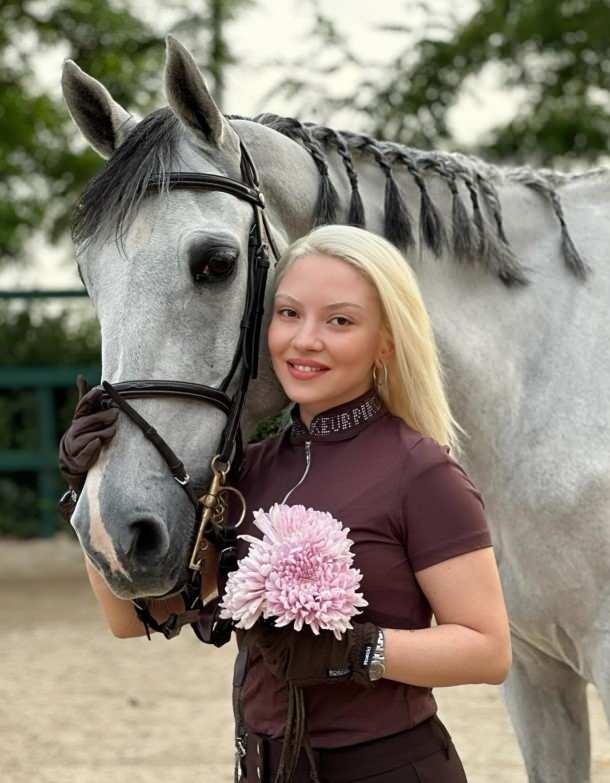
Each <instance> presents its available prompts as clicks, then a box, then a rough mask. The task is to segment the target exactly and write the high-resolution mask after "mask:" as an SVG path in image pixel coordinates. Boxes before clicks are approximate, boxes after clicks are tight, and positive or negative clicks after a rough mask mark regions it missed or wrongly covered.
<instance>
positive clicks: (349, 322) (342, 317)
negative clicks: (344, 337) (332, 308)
mask: <svg viewBox="0 0 610 783" xmlns="http://www.w3.org/2000/svg"><path fill="white" fill-rule="evenodd" d="M330 320H331V321H345V325H349V324H351V321H350V320H349V319H348V318H345V317H344V316H342V315H335V316H334V317H333V318H331V319H330ZM339 326H343V324H339Z"/></svg>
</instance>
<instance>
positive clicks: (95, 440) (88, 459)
mask: <svg viewBox="0 0 610 783" xmlns="http://www.w3.org/2000/svg"><path fill="white" fill-rule="evenodd" d="M76 386H77V388H78V398H79V399H78V404H77V405H76V408H75V410H74V417H73V419H72V424H70V426H69V427H68V429H67V430H66V432H65V433H64V434H63V435H62V437H61V440H60V442H59V469H60V471H61V474H62V476H63V477H64V479H65V480H66V482H67V483H68V486H69V487H70V490H71V492H68V493H66V494H65V495H64V496H63V497H62V498H61V500H60V501H59V510H60V512H61V513H62V514H63V515H64V516H66V514H68V515H71V513H72V511H73V510H74V505H75V504H76V499H77V498H78V495H79V493H80V491H81V490H82V488H83V485H84V483H85V478H86V476H87V472H88V470H89V469H90V468H91V467H92V466H93V465H94V464H95V461H96V460H97V458H98V456H99V453H100V451H101V448H102V445H103V444H104V443H105V442H107V441H109V440H110V439H111V438H112V437H113V435H114V434H115V432H116V420H117V416H118V415H119V411H118V410H117V409H116V408H109V409H108V410H101V408H100V401H101V398H102V395H103V393H104V390H103V389H102V388H101V387H100V386H94V387H93V388H92V389H90V388H89V385H88V383H87V381H86V380H85V378H84V377H83V376H82V375H79V376H78V377H77V379H76Z"/></svg>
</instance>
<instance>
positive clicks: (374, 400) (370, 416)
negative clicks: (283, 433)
mask: <svg viewBox="0 0 610 783" xmlns="http://www.w3.org/2000/svg"><path fill="white" fill-rule="evenodd" d="M386 412H387V408H386V406H385V405H384V402H383V400H382V399H381V397H380V396H379V394H378V393H377V390H376V389H375V387H374V386H373V387H371V388H370V389H369V390H368V391H366V392H365V393H364V394H361V395H360V397H356V398H355V399H353V400H350V401H349V402H344V403H341V405H335V407H334V408H328V410H325V411H322V412H321V413H317V414H316V415H315V416H314V417H313V419H312V420H311V424H310V426H309V429H307V427H306V426H305V424H303V422H302V421H301V416H300V412H299V404H298V403H295V404H294V405H293V406H292V408H291V409H290V417H291V419H292V425H291V426H290V433H289V435H290V442H291V443H293V444H294V443H304V442H305V441H308V440H309V441H314V440H315V441H335V440H345V439H347V438H352V437H354V435H357V434H358V433H359V432H360V431H361V430H363V429H365V428H366V427H367V426H368V425H369V424H370V423H371V422H372V421H375V420H376V419H378V418H380V417H381V416H383V415H384V413H386Z"/></svg>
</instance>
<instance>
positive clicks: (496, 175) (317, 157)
mask: <svg viewBox="0 0 610 783" xmlns="http://www.w3.org/2000/svg"><path fill="white" fill-rule="evenodd" d="M227 119H229V120H231V119H239V120H248V121H250V122H256V123H259V124H260V125H265V126H266V127H268V128H271V129H273V130H275V131H277V132H278V133H281V134H283V135H284V136H287V137H288V138H290V139H292V140H293V141H295V142H297V143H299V144H301V145H302V146H303V147H304V148H305V149H306V150H307V151H308V152H309V154H310V155H311V157H312V160H313V161H314V163H315V165H316V167H317V170H318V172H319V175H320V184H319V189H318V197H317V200H316V205H315V209H314V223H315V225H322V224H327V223H334V222H336V221H337V220H338V216H337V212H338V206H339V196H338V194H337V191H336V189H335V186H334V185H333V182H332V180H331V176H330V172H329V166H328V157H327V154H328V152H329V150H333V151H334V152H336V153H337V154H338V155H339V157H340V159H341V161H342V163H343V166H344V168H345V172H346V174H347V178H348V180H349V183H350V188H351V198H350V203H349V209H348V214H347V222H348V223H349V224H351V225H354V226H360V227H363V228H364V227H365V226H366V214H365V208H364V204H363V201H362V197H361V195H360V190H359V183H358V174H357V171H356V165H355V162H354V156H358V157H360V158H362V157H368V158H370V159H371V160H373V161H374V162H375V163H376V164H377V165H378V166H379V168H380V170H381V171H382V173H383V175H384V177H385V197H384V234H385V236H386V237H387V238H388V239H389V240H390V241H391V242H393V243H394V244H395V245H397V246H398V247H399V248H401V249H403V250H404V251H405V252H409V251H411V250H413V248H414V247H416V245H417V244H418V242H417V239H418V238H419V247H420V248H421V247H422V246H424V245H425V246H426V247H428V248H429V249H430V251H431V252H432V253H433V254H434V255H435V256H437V257H439V256H441V254H442V253H443V252H444V251H445V250H447V251H448V253H449V257H450V258H451V259H454V260H455V261H456V262H457V263H475V262H479V263H481V264H483V265H484V266H485V267H486V268H487V269H488V270H489V271H490V272H492V274H494V275H495V276H497V277H498V278H499V279H500V280H501V281H502V282H503V283H504V284H505V285H507V286H511V285H526V284H527V283H529V279H528V277H527V275H526V267H525V265H524V264H523V263H522V262H521V261H520V260H519V259H517V257H516V256H515V254H514V253H513V251H512V248H511V247H510V245H509V242H508V240H507V238H506V235H505V233H504V227H503V224H502V205H501V203H500V199H499V196H498V191H497V189H496V184H498V183H504V182H507V181H512V182H516V183H520V184H521V185H523V186H525V187H528V188H531V189H532V190H534V191H535V192H537V193H538V194H540V195H541V196H543V197H544V198H546V199H547V200H548V203H549V204H550V206H551V208H552V209H553V212H554V214H555V216H556V217H557V220H558V222H559V226H560V229H561V247H562V252H563V257H564V259H565V262H566V264H567V266H568V268H569V270H570V271H571V272H572V273H573V274H574V275H575V276H576V277H578V278H581V279H585V278H586V276H587V273H588V272H589V271H590V270H589V268H588V266H587V265H586V264H585V262H584V261H583V259H582V258H581V256H580V254H579V253H578V251H577V250H576V248H575V247H574V244H573V242H572V239H571V237H570V234H569V232H568V228H567V226H566V221H565V218H564V214H563V209H562V206H561V201H560V198H559V194H558V192H557V189H558V188H559V187H560V186H561V185H562V184H564V183H565V182H566V181H567V180H573V179H575V178H577V177H575V176H574V175H570V176H569V177H567V176H566V175H563V174H561V173H559V172H553V171H548V170H537V171H536V170H533V169H530V168H526V167H525V168H523V167H522V168H513V169H510V168H499V167H496V166H492V165H490V164H487V163H485V162H484V161H482V160H480V159H478V158H475V157H471V156H466V155H462V154H460V153H449V152H436V151H422V150H417V149H413V148H411V147H405V146H402V145H400V144H395V143H393V142H384V141H379V140H377V139H374V138H373V137H371V136H367V135H365V134H362V133H352V132H350V131H337V130H334V129H333V128H327V127H325V126H323V125H318V124H316V123H312V122H299V120H296V119H294V118H292V117H280V116H279V115H277V114H269V113H266V114H259V115H257V116H256V117H253V118H251V117H240V116H238V115H228V116H227ZM181 134H182V131H181V129H180V123H179V121H178V119H177V117H176V116H175V115H174V113H173V112H172V111H171V109H170V108H169V107H164V108H162V109H158V110H156V111H154V112H152V113H151V114H149V115H148V117H146V118H145V119H144V120H142V121H141V122H140V123H138V125H137V126H136V127H135V129H134V130H133V131H132V132H131V133H130V134H129V136H127V138H126V139H125V141H124V142H123V143H122V144H121V146H120V147H119V148H118V149H117V150H116V152H115V153H114V154H113V156H112V157H111V158H110V159H109V160H108V161H107V163H106V165H105V166H104V167H103V168H102V169H101V170H100V172H98V174H96V176H95V177H93V179H92V180H91V181H90V182H89V184H88V185H87V187H86V188H85V190H84V192H83V193H82V195H81V198H80V200H79V202H78V204H77V205H76V209H75V212H74V220H73V226H72V229H73V238H74V241H75V243H76V244H77V246H81V247H85V246H87V245H88V244H89V243H91V242H94V241H97V240H98V239H102V238H103V239H108V238H111V236H112V232H113V231H114V238H115V240H116V241H117V242H118V244H119V245H120V246H121V245H122V241H123V238H124V236H125V234H126V231H127V230H128V228H129V225H130V224H131V221H132V219H133V217H134V216H135V214H136V212H137V209H138V207H139V206H140V203H141V201H142V199H143V198H144V196H145V193H146V186H147V183H148V181H149V180H150V178H151V177H152V176H161V178H162V181H163V179H164V178H167V175H168V172H170V171H172V169H173V168H175V166H176V165H179V163H180V160H179V154H178V143H179V140H180V136H181ZM401 169H402V170H406V171H407V172H408V174H409V175H410V176H411V177H412V179H413V182H414V183H415V185H416V187H417V189H418V191H419V222H418V225H416V224H415V220H414V219H413V217H412V215H411V211H410V209H409V204H407V202H406V200H405V198H404V196H403V194H402V193H401V191H400V188H399V187H398V184H397V182H396V179H395V172H396V171H397V170H401ZM591 173H592V174H597V173H599V171H596V172H590V173H589V174H591ZM577 176H578V175H577ZM581 176H588V175H581ZM430 177H437V178H438V179H439V180H440V181H441V182H443V183H444V184H445V185H446V187H447V188H448V189H449V192H450V194H451V204H452V207H451V221H450V222H451V226H450V227H449V226H447V225H446V222H448V221H446V220H445V219H444V218H443V216H442V214H441V213H440V211H439V210H438V208H437V206H436V205H435V203H434V201H433V199H432V197H431V195H430V193H429V191H428V182H429V180H430ZM465 202H466V203H465ZM102 204H103V205H104V209H103V210H102V211H100V205H102ZM467 204H469V209H468V208H467Z"/></svg>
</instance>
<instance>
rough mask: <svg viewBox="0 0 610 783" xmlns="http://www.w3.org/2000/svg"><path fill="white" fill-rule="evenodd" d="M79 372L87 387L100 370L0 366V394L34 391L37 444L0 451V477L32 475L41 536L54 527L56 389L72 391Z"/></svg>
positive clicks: (53, 293)
mask: <svg viewBox="0 0 610 783" xmlns="http://www.w3.org/2000/svg"><path fill="white" fill-rule="evenodd" d="M86 296H87V292H86V291H85V289H84V288H82V289H57V290H48V289H47V290H41V289H34V290H28V291H25V290H3V291H0V300H9V299H11V300H14V299H25V300H36V299H82V298H83V297H86ZM78 373H81V374H82V375H84V376H85V378H86V379H87V381H88V382H89V384H91V385H95V384H98V383H99V381H100V367H99V366H89V367H70V366H33V367H24V366H11V365H4V366H0V393H2V392H8V391H10V390H13V391H14V392H15V394H19V393H20V392H23V391H28V392H31V391H33V392H34V398H35V408H34V410H35V414H34V415H35V417H36V425H35V426H36V431H37V433H38V443H37V444H36V447H35V448H32V447H31V446H30V447H29V448H26V449H6V448H5V449H2V448H0V473H2V474H3V475H7V474H8V475H10V474H18V473H35V474H36V482H37V495H38V499H39V501H40V528H39V532H40V535H41V536H51V535H53V533H54V532H55V530H56V527H57V511H56V503H57V487H58V467H57V441H58V437H57V436H58V433H57V431H56V424H55V420H56V406H55V399H54V393H55V390H56V389H67V388H73V387H74V382H75V379H76V376H77V375H78Z"/></svg>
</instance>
